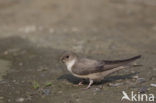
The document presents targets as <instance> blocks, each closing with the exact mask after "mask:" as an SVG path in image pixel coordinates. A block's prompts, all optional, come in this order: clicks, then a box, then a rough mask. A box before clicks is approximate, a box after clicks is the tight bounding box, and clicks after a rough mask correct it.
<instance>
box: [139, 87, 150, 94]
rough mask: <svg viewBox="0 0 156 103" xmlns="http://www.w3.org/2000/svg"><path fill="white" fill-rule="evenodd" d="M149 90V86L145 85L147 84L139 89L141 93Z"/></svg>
mask: <svg viewBox="0 0 156 103" xmlns="http://www.w3.org/2000/svg"><path fill="white" fill-rule="evenodd" d="M147 90H148V88H147V87H145V86H143V87H141V88H139V89H138V92H139V93H145V92H147Z"/></svg>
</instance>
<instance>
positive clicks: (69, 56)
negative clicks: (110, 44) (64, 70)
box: [60, 52, 77, 65]
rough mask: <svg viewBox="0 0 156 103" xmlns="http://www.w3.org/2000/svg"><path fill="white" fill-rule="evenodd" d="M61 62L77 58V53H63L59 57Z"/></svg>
mask: <svg viewBox="0 0 156 103" xmlns="http://www.w3.org/2000/svg"><path fill="white" fill-rule="evenodd" d="M60 60H61V62H62V63H64V64H66V65H67V64H69V63H70V62H71V61H73V60H77V55H76V54H75V53H73V52H66V53H64V54H63V56H62V57H61V58H60Z"/></svg>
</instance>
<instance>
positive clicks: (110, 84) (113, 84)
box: [109, 83, 123, 87]
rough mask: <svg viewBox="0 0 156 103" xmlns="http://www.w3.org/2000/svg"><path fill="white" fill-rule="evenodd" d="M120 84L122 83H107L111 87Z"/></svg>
mask: <svg viewBox="0 0 156 103" xmlns="http://www.w3.org/2000/svg"><path fill="white" fill-rule="evenodd" d="M120 85H123V83H109V86H111V87H117V86H120Z"/></svg>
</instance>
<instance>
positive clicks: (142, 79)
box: [136, 78, 146, 83]
mask: <svg viewBox="0 0 156 103" xmlns="http://www.w3.org/2000/svg"><path fill="white" fill-rule="evenodd" d="M145 81H146V80H145V79H144V78H137V80H136V82H137V83H143V82H145Z"/></svg>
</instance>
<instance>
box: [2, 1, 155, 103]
mask: <svg viewBox="0 0 156 103" xmlns="http://www.w3.org/2000/svg"><path fill="white" fill-rule="evenodd" d="M155 10H156V1H155V0H148V1H147V0H97V1H96V2H95V1H91V0H66V1H60V0H44V1H43V0H3V1H0V103H17V102H22V103H97V102H98V103H115V102H117V103H119V102H120V101H121V98H122V96H123V95H122V91H126V92H127V93H128V94H130V93H131V91H134V92H136V93H138V92H142V93H146V94H151V93H152V94H155V96H156V87H154V86H153V85H152V86H151V84H156V63H155V61H156V46H155V45H156V13H155ZM64 51H74V52H76V53H77V54H79V55H84V56H87V57H90V58H95V59H123V58H128V57H131V56H135V55H138V54H141V55H142V58H141V59H140V60H137V61H136V62H135V63H137V64H139V65H142V66H137V67H132V68H129V69H124V70H121V71H119V72H116V73H114V74H112V75H110V76H108V77H106V78H105V79H104V80H103V81H102V82H101V83H96V84H95V85H93V86H92V88H91V89H89V90H83V89H82V88H84V87H86V86H87V83H86V84H85V85H84V86H80V87H77V86H76V84H77V83H78V82H79V81H80V79H78V78H75V77H73V76H72V75H71V74H70V73H69V72H68V71H67V70H66V69H65V66H64V65H63V64H61V63H60V62H59V57H60V56H61V55H62V53H63V52H64ZM155 101H156V100H155ZM124 102H127V103H129V102H128V101H124ZM144 103H146V102H145V101H144Z"/></svg>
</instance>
